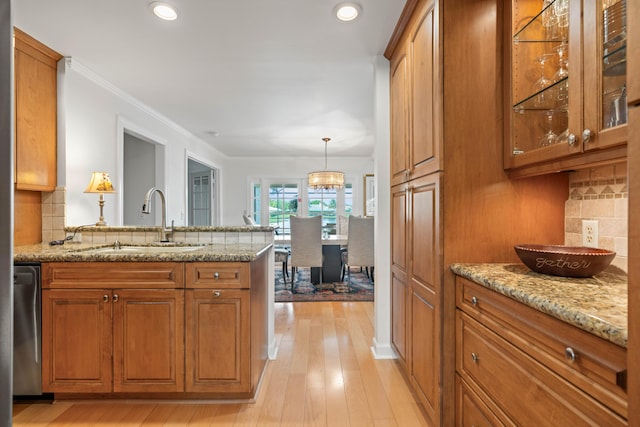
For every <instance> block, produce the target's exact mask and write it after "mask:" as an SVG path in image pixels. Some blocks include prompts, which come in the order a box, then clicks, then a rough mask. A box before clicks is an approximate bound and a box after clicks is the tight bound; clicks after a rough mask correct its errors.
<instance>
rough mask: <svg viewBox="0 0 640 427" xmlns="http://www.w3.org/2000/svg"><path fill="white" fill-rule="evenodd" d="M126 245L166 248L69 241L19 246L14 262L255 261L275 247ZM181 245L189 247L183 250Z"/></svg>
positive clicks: (254, 245) (175, 244)
mask: <svg viewBox="0 0 640 427" xmlns="http://www.w3.org/2000/svg"><path fill="white" fill-rule="evenodd" d="M121 245H122V247H123V248H125V249H126V248H149V247H154V248H162V250H161V251H154V252H139V253H138V252H135V251H130V250H113V251H107V252H100V251H95V250H96V249H101V248H104V249H108V248H113V246H114V245H113V244H103V245H96V244H90V243H66V244H64V245H55V246H50V245H49V244H44V243H43V244H37V245H27V246H16V247H15V248H14V255H13V259H14V262H16V263H20V262H123V261H124V262H251V261H253V260H255V259H256V258H258V257H259V256H261V255H262V254H263V253H264V252H265V251H267V250H269V249H270V248H271V247H272V244H271V243H264V242H263V243H235V242H234V243H219V244H217V243H213V244H195V245H191V244H186V243H170V244H164V245H163V244H151V243H150V244H142V245H131V244H126V243H122V244H121ZM181 248H189V249H190V250H189V251H182V250H181Z"/></svg>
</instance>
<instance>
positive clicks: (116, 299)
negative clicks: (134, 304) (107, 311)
mask: <svg viewBox="0 0 640 427" xmlns="http://www.w3.org/2000/svg"><path fill="white" fill-rule="evenodd" d="M119 299H120V297H119V296H118V294H113V302H118V300H119Z"/></svg>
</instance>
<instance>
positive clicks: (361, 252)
mask: <svg viewBox="0 0 640 427" xmlns="http://www.w3.org/2000/svg"><path fill="white" fill-rule="evenodd" d="M373 226H374V219H373V217H357V216H350V217H349V232H348V234H347V250H345V251H342V277H343V278H344V273H345V271H346V273H347V286H349V285H350V284H351V267H365V268H366V269H367V275H368V276H369V280H370V281H371V283H373V282H374V279H373V269H374V264H375V247H374V236H373V228H374V227H373Z"/></svg>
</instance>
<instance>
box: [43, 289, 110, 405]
mask: <svg viewBox="0 0 640 427" xmlns="http://www.w3.org/2000/svg"><path fill="white" fill-rule="evenodd" d="M111 307H112V305H111V291H109V290H101V289H95V290H66V289H65V290H57V289H56V290H44V291H43V293H42V359H43V363H42V383H43V384H42V385H43V391H45V392H56V393H57V392H61V393H69V392H90V393H91V392H92V393H98V392H109V391H111V383H112V369H111V337H112V335H111V319H112V311H111Z"/></svg>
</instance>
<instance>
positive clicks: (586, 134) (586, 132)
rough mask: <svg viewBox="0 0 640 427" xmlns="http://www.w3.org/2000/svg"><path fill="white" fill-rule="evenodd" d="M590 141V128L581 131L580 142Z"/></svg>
mask: <svg viewBox="0 0 640 427" xmlns="http://www.w3.org/2000/svg"><path fill="white" fill-rule="evenodd" d="M590 141H591V130H590V129H585V130H583V131H582V142H584V143H587V142H590Z"/></svg>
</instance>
